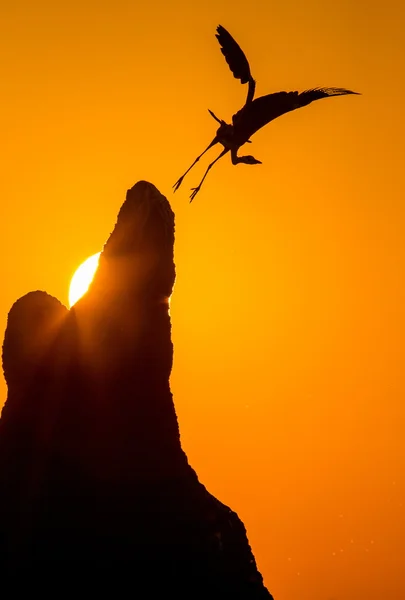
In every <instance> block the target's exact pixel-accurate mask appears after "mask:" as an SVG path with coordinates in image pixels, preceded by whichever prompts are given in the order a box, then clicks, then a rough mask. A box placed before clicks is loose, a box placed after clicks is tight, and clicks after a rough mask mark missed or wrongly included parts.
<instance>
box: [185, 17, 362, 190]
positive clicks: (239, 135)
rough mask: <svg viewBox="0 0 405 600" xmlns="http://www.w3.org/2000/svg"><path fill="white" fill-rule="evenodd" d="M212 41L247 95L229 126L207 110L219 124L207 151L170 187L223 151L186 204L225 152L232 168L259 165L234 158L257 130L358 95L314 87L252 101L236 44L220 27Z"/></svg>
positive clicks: (246, 68) (246, 158)
mask: <svg viewBox="0 0 405 600" xmlns="http://www.w3.org/2000/svg"><path fill="white" fill-rule="evenodd" d="M216 38H217V39H218V42H219V44H220V46H221V52H222V54H223V55H224V56H225V60H226V62H227V63H228V65H229V68H230V70H231V71H232V73H233V75H234V77H235V78H236V79H239V80H240V81H241V83H242V84H246V83H247V84H248V93H247V98H246V102H245V104H244V106H243V108H241V110H239V111H238V112H237V113H235V114H234V115H233V117H232V125H231V124H229V123H226V122H225V121H223V120H222V119H218V117H217V116H216V115H215V114H214V113H213V112H212V111H211V110H208V112H209V113H210V115H211V116H212V117H213V118H214V119H215V120H216V121H218V123H219V124H220V126H219V128H218V130H217V133H216V136H215V137H214V139H213V140H212V142H211V143H210V144H209V145H208V146H207V148H206V149H205V150H204V152H202V153H201V154H200V155H199V156H197V158H196V159H195V161H194V162H193V164H192V165H191V166H190V167H189V168H188V169H187V171H186V172H185V173H184V175H182V176H181V177H180V179H178V180H177V181H176V183H175V184H174V186H173V187H174V191H176V190H178V188H179V187H180V185H181V183H182V181H183V179H184V177H185V176H186V175H187V173H188V172H189V171H190V170H191V169H192V168H193V167H194V165H195V164H196V163H197V162H198V161H199V160H200V158H201V157H202V156H203V155H204V154H205V153H206V152H207V150H209V149H210V148H212V147H213V146H215V145H216V144H218V143H219V144H222V146H223V147H224V149H223V150H222V152H221V154H220V155H219V156H217V158H216V159H215V160H214V161H213V162H212V163H211V164H210V165H208V168H207V170H206V171H205V173H204V177H203V178H202V180H201V181H200V183H199V185H198V186H197V187H196V188H192V194H191V196H190V202H192V201H193V200H194V198H195V197H196V195H197V194H198V192H199V191H200V189H201V186H202V184H203V182H204V180H205V178H206V177H207V175H208V172H209V171H210V169H211V168H212V167H213V166H214V164H215V163H216V162H217V161H218V160H219V159H220V158H222V157H223V156H225V154H227V153H228V152H230V153H231V160H232V164H233V165H237V164H239V163H244V164H246V165H258V164H261V161H260V160H257V159H256V158H254V156H251V155H247V156H238V150H239V148H240V147H241V146H243V144H246V143H250V138H251V137H252V135H253V134H254V133H256V132H257V131H258V130H259V129H261V128H262V127H264V126H265V125H267V123H270V121H273V120H274V119H277V117H280V116H281V115H283V114H285V113H287V112H290V111H291V110H295V109H296V108H301V107H303V106H306V105H307V104H310V103H311V102H313V101H314V100H320V99H321V98H330V97H331V96H345V95H347V94H358V92H352V91H351V90H346V89H345V88H335V87H329V88H328V87H317V88H312V89H309V90H305V91H304V92H300V93H299V92H276V93H274V94H268V95H267V96H260V98H256V99H255V100H253V97H254V94H255V88H256V82H255V80H254V79H253V77H252V75H251V72H250V67H249V62H248V60H247V58H246V56H245V54H244V52H243V50H242V49H241V47H240V46H239V45H238V44H237V42H236V41H235V40H234V39H233V37H232V36H231V34H230V33H229V32H228V31H227V30H226V29H225V28H224V27H222V25H218V27H217V33H216Z"/></svg>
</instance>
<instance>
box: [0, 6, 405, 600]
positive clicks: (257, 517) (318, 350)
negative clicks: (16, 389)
mask: <svg viewBox="0 0 405 600" xmlns="http://www.w3.org/2000/svg"><path fill="white" fill-rule="evenodd" d="M3 4H4V3H3ZM0 14H1V20H0V21H1V24H0V27H1V32H0V55H1V76H0V92H1V105H2V110H1V113H0V121H1V123H0V127H1V132H2V135H1V139H2V144H1V149H0V153H1V170H2V176H1V178H0V197H1V203H0V217H1V221H0V222H1V235H0V253H1V256H2V260H1V261H0V269H1V281H2V285H1V292H0V329H1V332H2V333H1V336H3V333H4V329H5V327H6V319H7V313H8V311H9V309H10V307H11V305H12V304H13V302H14V301H15V300H16V299H17V298H19V297H20V296H22V295H23V294H25V293H27V292H29V291H31V290H36V289H41V290H46V291H47V292H49V293H50V294H52V295H54V296H57V297H58V298H59V299H60V300H62V301H63V302H64V303H65V304H67V298H68V287H69V282H70V279H71V277H72V275H73V273H74V271H75V270H76V268H77V267H78V266H79V264H80V263H81V262H83V261H84V260H85V259H86V258H87V257H88V256H90V255H92V254H94V253H96V252H98V251H100V250H101V249H102V246H103V244H104V242H105V241H106V239H107V237H108V236H109V234H110V232H111V231H112V229H113V226H114V224H115V221H116V216H117V212H118V210H119V208H120V206H121V204H122V202H123V201H124V199H125V194H126V190H127V189H128V188H130V187H132V185H133V184H134V183H135V182H136V181H138V180H140V179H146V180H148V181H151V182H152V183H154V184H155V185H156V186H157V187H158V189H159V190H160V191H161V192H162V193H163V194H165V195H167V197H168V198H169V200H170V202H171V204H172V208H173V210H174V211H175V213H176V248H175V252H176V257H175V258H176V269H177V281H176V285H175V291H174V294H173V297H172V301H171V315H172V325H173V341H174V345H175V354H174V368H173V373H172V378H171V383H172V390H173V393H174V400H175V405H176V410H177V414H178V417H179V422H180V429H181V436H182V442H183V446H184V448H185V450H186V452H187V454H188V456H189V460H190V462H191V464H192V466H193V467H194V468H195V469H196V470H197V472H198V474H199V477H200V480H201V481H202V482H203V483H204V484H205V485H206V486H207V488H208V489H209V491H210V492H212V493H213V494H215V495H216V496H217V497H218V498H219V499H220V500H221V501H223V502H225V503H226V504H229V505H230V506H231V507H232V508H233V509H234V510H236V511H237V512H238V514H239V516H240V517H241V518H242V520H243V521H244V523H245V525H246V527H247V532H248V537H249V541H250V543H251V546H252V548H253V551H254V554H255V557H256V559H257V563H258V567H259V569H260V571H261V572H262V574H263V576H264V578H265V583H266V585H267V586H268V588H269V590H270V591H271V593H272V594H273V595H274V597H275V600H363V599H364V600H365V599H367V600H382V599H383V600H400V599H401V598H405V436H404V431H405V358H404V357H405V351H404V350H405V349H404V346H405V232H404V228H405V168H404V165H405V116H404V114H405V109H404V98H405V36H404V22H405V5H404V4H403V1H402V0H386V1H385V2H381V1H380V2H377V1H375V0H367V1H366V0H356V1H354V0H345V1H340V0H338V1H335V2H330V1H328V0H306V1H305V2H304V1H303V0H290V1H289V2H275V1H274V2H272V1H270V0H266V1H264V0H261V1H254V0H252V1H251V2H246V1H244V2H241V1H237V0H232V1H231V0H226V1H225V0H215V1H213V0H205V1H204V2H195V3H194V2H186V1H184V0H183V1H180V0H175V1H171V2H165V1H163V0H160V1H154V0H150V1H149V2H145V3H139V2H137V1H136V0H133V1H132V2H130V1H123V0H114V1H111V2H106V1H103V0H97V2H96V1H95V0H80V1H79V0H70V1H69V2H55V1H50V0H47V1H45V0H37V1H36V2H33V1H32V0H14V1H13V2H8V3H7V6H6V4H4V6H2V8H1V9H0ZM219 23H220V24H222V25H223V26H224V27H226V28H227V29H228V30H229V31H230V33H231V34H232V35H233V36H234V37H235V38H236V40H237V41H238V43H239V44H240V45H241V47H242V48H243V50H244V51H245V53H246V55H247V57H248V59H249V62H250V65H251V69H252V74H253V76H254V77H255V78H256V80H257V95H262V94H266V93H270V92H276V91H280V90H299V91H301V90H304V89H307V88H311V87H315V86H336V87H346V88H349V89H353V90H356V91H359V92H361V93H362V96H347V97H342V98H332V99H326V100H321V101H319V102H314V103H313V104H311V105H310V106H309V107H306V108H303V109H301V110H297V111H294V112H291V113H289V114H288V115H285V116H283V117H281V118H280V119H277V120H276V121H274V122H273V123H271V124H270V125H268V126H266V127H265V128H264V129H262V130H261V131H260V132H259V133H257V134H256V135H255V136H254V137H253V139H252V141H253V144H252V145H251V146H249V148H248V151H249V152H248V153H250V152H251V153H252V154H253V155H254V156H255V157H256V158H258V159H259V160H261V161H262V162H263V164H262V165H258V166H247V165H239V166H237V167H234V166H232V164H231V161H230V160H229V158H228V157H225V158H223V159H222V160H221V161H220V162H219V163H218V164H216V165H215V167H214V168H213V169H212V171H211V172H210V174H209V175H208V177H207V179H206V181H205V183H204V186H203V188H202V190H201V192H200V193H199V195H198V196H197V197H196V199H195V201H194V203H193V204H191V205H190V204H189V202H188V197H189V188H191V187H194V186H195V185H197V184H198V182H199V181H200V179H201V177H202V174H203V172H204V170H205V168H206V166H207V165H208V163H209V162H210V160H213V158H215V156H216V155H217V154H218V153H219V150H217V148H215V149H214V150H212V151H211V152H210V153H209V154H207V155H206V157H205V158H204V161H203V160H202V161H201V162H200V163H199V165H197V166H196V167H195V168H194V169H193V170H192V171H191V172H190V173H189V174H188V176H187V178H186V179H185V180H184V183H183V185H182V187H181V188H180V190H179V191H178V192H176V194H175V195H173V194H172V185H173V184H174V183H175V181H176V180H177V179H178V177H179V176H180V175H181V174H182V173H183V172H184V171H185V169H186V168H187V167H188V166H189V165H190V164H191V162H192V161H193V160H194V158H195V157H196V156H197V155H198V154H199V153H200V152H201V151H202V150H203V149H204V148H205V147H206V146H207V145H208V143H209V142H210V141H211V139H212V138H213V136H214V134H215V130H216V124H215V123H214V121H213V120H212V118H211V117H210V116H209V114H208V112H207V109H208V108H210V109H211V110H213V111H214V112H215V113H216V114H217V115H218V116H219V117H221V118H223V119H225V120H227V121H228V122H229V121H230V118H231V116H232V114H233V113H234V112H236V110H238V109H239V108H240V107H241V106H242V104H243V102H244V100H245V97H246V86H241V85H240V83H239V82H238V81H237V80H235V79H234V78H233V77H232V74H231V73H230V71H229V68H228V66H227V64H226V62H225V60H224V57H223V56H222V54H221V52H220V49H219V45H218V42H217V41H216V39H215V28H216V26H217V25H218V24H219ZM0 393H1V396H0V405H1V404H2V403H3V402H4V400H5V398H6V393H7V390H6V385H5V383H4V381H3V380H2V381H1V383H0Z"/></svg>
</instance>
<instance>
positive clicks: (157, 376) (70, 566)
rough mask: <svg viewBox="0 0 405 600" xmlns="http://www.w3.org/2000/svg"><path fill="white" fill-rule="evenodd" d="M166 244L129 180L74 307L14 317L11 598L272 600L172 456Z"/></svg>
mask: <svg viewBox="0 0 405 600" xmlns="http://www.w3.org/2000/svg"><path fill="white" fill-rule="evenodd" d="M173 245H174V215H173V212H172V211H171V208H170V206H169V203H168V202H167V200H166V199H165V198H164V197H163V196H162V195H161V194H160V193H159V191H158V190H157V189H156V188H155V187H154V186H153V185H151V184H150V183H146V182H143V181H141V182H138V183H137V184H136V185H135V186H134V187H133V188H132V189H131V190H129V191H128V194H127V199H126V201H125V203H124V204H123V206H122V208H121V210H120V212H119V215H118V221H117V224H116V227H115V229H114V231H113V233H112V234H111V236H110V238H109V240H108V241H107V243H106V245H105V247H104V251H103V253H102V255H101V257H100V263H99V269H98V271H97V274H96V277H95V279H94V281H93V283H92V285H91V286H90V290H89V292H88V293H87V294H86V295H85V296H84V297H83V298H82V299H81V300H79V302H78V303H77V304H76V305H75V306H74V308H72V309H71V310H70V311H68V310H67V309H66V308H65V307H64V306H63V305H62V304H61V303H60V302H59V301H58V300H56V299H55V298H52V297H51V296H49V295H47V294H46V293H44V292H39V291H38V292H32V293H29V294H27V295H26V296H24V297H22V298H20V299H19V300H18V301H17V302H16V303H15V304H14V305H13V307H12V308H11V310H10V313H9V317H8V324H7V329H6V333H5V338H4V345H3V368H4V373H5V377H6V380H7V384H8V398H7V402H6V404H5V406H4V409H3V412H2V415H1V419H0V576H1V582H2V589H3V590H4V589H5V586H13V587H12V589H13V597H15V595H16V594H17V592H23V591H28V592H29V593H30V594H31V593H33V592H40V593H41V594H42V595H44V594H45V593H46V594H49V593H50V594H52V597H54V598H59V597H61V595H62V593H63V592H65V591H66V589H67V588H68V587H72V588H73V589H74V590H76V595H77V597H81V594H82V593H83V592H84V591H86V593H88V592H89V591H91V593H92V595H91V597H95V594H96V593H97V594H98V593H102V592H105V591H106V590H108V589H111V591H113V593H114V597H118V598H119V597H121V596H123V595H124V594H128V593H129V594H131V595H132V596H134V597H136V598H158V597H161V596H162V597H163V596H164V597H167V598H171V597H173V598H176V597H177V598H190V599H192V598H198V597H201V598H202V597H205V598H214V599H215V598H252V599H253V598H267V599H270V600H271V595H270V594H269V592H268V591H267V590H266V588H265V587H264V585H263V581H262V577H261V575H260V573H259V572H258V570H257V567H256V563H255V560H254V557H253V554H252V551H251V549H250V546H249V543H248V540H247V537H246V531H245V528H244V526H243V523H242V522H241V520H240V519H239V517H238V516H237V515H236V513H235V512H233V511H232V510H231V509H230V508H228V507H227V506H225V505H224V504H222V503H221V502H219V501H218V500H217V499H216V498H214V497H213V496H212V495H211V494H210V493H209V492H208V491H207V490H206V489H205V487H204V486H203V485H202V484H201V483H200V482H199V481H198V478H197V475H196V473H195V472H194V471H193V469H192V468H191V467H190V465H189V464H188V462H187V457H186V455H185V453H184V452H183V450H182V448H181V444H180V435H179V428H178V423H177V418H176V413H175V409H174V405H173V399H172V394H171V391H170V387H169V375H170V371H171V367H172V357H173V347H172V342H171V324H170V315H169V305H168V299H169V297H170V295H171V293H172V288H173V284H174V280H175V266H174V261H173ZM6 589H8V588H6ZM5 597H9V596H7V594H6V595H5Z"/></svg>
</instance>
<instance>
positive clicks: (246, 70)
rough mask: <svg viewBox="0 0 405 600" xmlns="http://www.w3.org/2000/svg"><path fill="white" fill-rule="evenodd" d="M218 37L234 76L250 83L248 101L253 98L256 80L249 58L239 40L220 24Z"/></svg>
mask: <svg viewBox="0 0 405 600" xmlns="http://www.w3.org/2000/svg"><path fill="white" fill-rule="evenodd" d="M216 38H217V40H218V42H219V44H220V46H221V52H222V54H223V55H224V56H225V60H226V62H227V63H228V65H229V68H230V69H231V71H232V73H233V76H234V77H235V78H236V79H240V81H241V83H248V84H249V91H248V97H247V100H246V102H249V101H251V100H253V96H254V92H255V87H256V82H255V80H254V79H253V77H252V75H251V73H250V67H249V63H248V60H247V58H246V56H245V54H244V52H243V50H242V49H241V47H240V46H239V44H237V42H235V40H234V39H233V37H232V36H231V34H230V33H229V32H228V31H227V30H226V29H225V28H224V27H222V25H218V27H217V34H216Z"/></svg>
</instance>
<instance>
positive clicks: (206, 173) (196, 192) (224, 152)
mask: <svg viewBox="0 0 405 600" xmlns="http://www.w3.org/2000/svg"><path fill="white" fill-rule="evenodd" d="M227 152H229V149H228V148H225V149H224V150H222V152H221V154H220V155H219V156H217V157H216V159H215V160H214V161H212V163H211V164H210V165H208V167H207V170H206V171H205V173H204V177H203V178H202V179H201V181H200V183H199V185H198V186H197V187H196V188H191V189H192V190H193V193H192V194H191V196H190V202H192V201H193V200H194V198H195V197H196V195H197V194H198V192H199V191H200V188H201V186H202V184H203V182H204V179H205V178H206V177H207V175H208V171H209V170H210V169H211V167H213V166H214V165H215V163H216V162H217V160H219V159H220V158H222V157H223V156H224V154H226V153H227Z"/></svg>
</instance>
